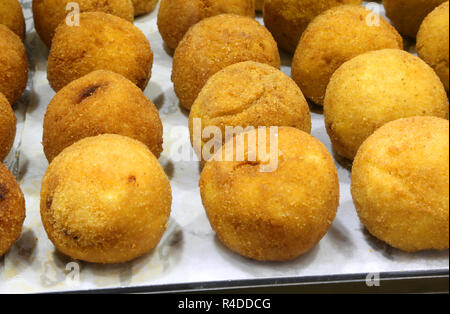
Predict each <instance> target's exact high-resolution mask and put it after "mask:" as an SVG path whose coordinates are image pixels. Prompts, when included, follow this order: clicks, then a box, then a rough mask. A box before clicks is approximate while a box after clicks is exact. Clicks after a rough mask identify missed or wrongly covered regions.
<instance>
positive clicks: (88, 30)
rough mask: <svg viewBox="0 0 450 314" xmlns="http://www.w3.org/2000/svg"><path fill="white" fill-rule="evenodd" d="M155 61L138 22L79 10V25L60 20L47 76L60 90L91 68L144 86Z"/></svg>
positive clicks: (88, 71) (56, 89)
mask: <svg viewBox="0 0 450 314" xmlns="http://www.w3.org/2000/svg"><path fill="white" fill-rule="evenodd" d="M69 38H70V40H69ZM152 63H153V52H152V50H151V48H150V44H149V42H148V40H147V38H146V37H145V35H144V34H143V33H142V32H141V31H140V30H139V29H138V28H137V27H136V26H134V25H133V24H131V23H130V22H128V21H126V20H124V19H121V18H119V17H117V16H113V15H110V14H106V13H102V12H88V13H81V14H80V26H78V27H70V26H67V25H66V24H61V25H60V26H59V27H58V28H57V30H56V34H55V37H54V39H53V43H52V47H51V49H50V55H49V59H48V66H47V77H48V80H49V82H50V85H51V86H52V88H53V89H54V90H55V91H59V90H60V89H61V88H63V87H64V86H66V85H67V84H69V83H70V82H72V81H74V80H76V79H78V78H80V77H82V76H84V75H86V74H89V73H90V72H93V71H95V70H109V71H112V72H116V73H119V74H121V75H123V76H125V77H126V78H128V79H129V80H130V81H132V82H133V83H134V84H136V85H137V86H138V87H139V88H141V89H142V90H144V89H145V87H146V86H147V83H148V81H149V79H150V75H151V69H152Z"/></svg>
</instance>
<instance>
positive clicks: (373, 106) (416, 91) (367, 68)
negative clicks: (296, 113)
mask: <svg viewBox="0 0 450 314" xmlns="http://www.w3.org/2000/svg"><path fill="white" fill-rule="evenodd" d="M448 114H449V106H448V98H447V93H446V92H445V89H444V87H443V86H442V83H441V81H440V80H439V77H438V76H437V75H436V73H434V71H433V69H432V68H430V67H429V66H428V65H427V64H426V63H425V62H423V61H422V60H421V59H419V58H418V57H416V56H413V55H412V54H410V53H408V52H406V51H403V50H399V49H385V50H378V51H371V52H368V53H365V54H362V55H359V56H357V57H355V58H353V59H351V60H350V61H347V62H346V63H344V64H343V65H342V66H341V67H340V68H339V69H338V70H337V71H336V72H335V73H334V74H333V77H332V78H331V81H330V84H328V88H327V93H326V96H325V102H324V115H325V125H326V128H327V132H328V134H329V135H330V138H331V141H332V143H333V147H334V149H335V150H336V152H337V153H338V154H339V155H341V156H343V157H345V158H348V159H353V158H354V157H355V155H356V152H357V151H358V149H359V147H360V146H361V144H362V143H363V142H364V141H365V140H366V139H367V138H368V137H369V136H370V135H371V134H372V133H373V132H375V130H376V129H378V128H379V127H381V126H382V125H384V124H386V123H387V122H390V121H394V120H397V119H401V118H408V117H414V116H436V117H439V118H443V119H445V118H448Z"/></svg>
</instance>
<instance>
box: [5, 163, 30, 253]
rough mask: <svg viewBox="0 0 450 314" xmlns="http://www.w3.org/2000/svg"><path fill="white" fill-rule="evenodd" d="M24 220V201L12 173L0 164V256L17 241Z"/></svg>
mask: <svg viewBox="0 0 450 314" xmlns="http://www.w3.org/2000/svg"><path fill="white" fill-rule="evenodd" d="M24 220H25V199H24V197H23V193H22V191H21V189H20V186H19V184H18V183H17V181H16V179H15V178H14V176H13V175H12V173H11V172H10V171H9V170H8V168H6V167H5V166H4V165H3V164H2V163H0V256H3V255H4V254H5V253H6V252H7V251H8V250H9V249H10V248H11V246H12V245H13V244H14V243H15V242H16V241H17V240H18V239H19V237H20V235H21V233H22V226H23V222H24Z"/></svg>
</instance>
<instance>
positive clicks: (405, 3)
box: [383, 0, 446, 38]
mask: <svg viewBox="0 0 450 314" xmlns="http://www.w3.org/2000/svg"><path fill="white" fill-rule="evenodd" d="M444 2H446V0H383V5H384V8H385V9H386V16H387V17H388V18H389V19H390V20H391V21H392V23H393V24H394V26H395V27H396V28H397V29H398V31H399V32H400V33H402V34H403V35H405V36H409V37H412V38H416V35H417V32H418V31H419V28H420V24H422V21H423V19H424V18H425V17H426V16H427V15H428V14H429V13H430V12H431V11H433V10H434V9H435V8H436V7H437V6H439V5H441V4H442V3H444Z"/></svg>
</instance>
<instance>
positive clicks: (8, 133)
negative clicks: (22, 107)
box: [0, 93, 17, 162]
mask: <svg viewBox="0 0 450 314" xmlns="http://www.w3.org/2000/svg"><path fill="white" fill-rule="evenodd" d="M16 121H17V120H16V116H15V114H14V111H13V110H12V108H11V105H10V104H9V102H8V100H7V99H6V97H5V96H3V94H2V93H0V135H1V137H0V162H2V161H3V160H4V159H5V158H6V156H8V154H9V152H10V151H11V147H12V146H13V144H14V139H15V137H16Z"/></svg>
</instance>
